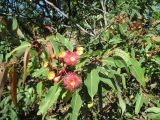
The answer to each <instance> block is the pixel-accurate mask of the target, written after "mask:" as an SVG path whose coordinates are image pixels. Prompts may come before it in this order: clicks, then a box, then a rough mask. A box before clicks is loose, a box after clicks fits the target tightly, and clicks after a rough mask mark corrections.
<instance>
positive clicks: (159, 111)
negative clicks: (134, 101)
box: [145, 107, 160, 113]
mask: <svg viewBox="0 0 160 120" xmlns="http://www.w3.org/2000/svg"><path fill="white" fill-rule="evenodd" d="M145 112H147V113H149V112H152V113H160V108H158V107H151V108H148V109H147V110H146V111H145Z"/></svg>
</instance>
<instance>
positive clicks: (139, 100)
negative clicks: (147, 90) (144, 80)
mask: <svg viewBox="0 0 160 120" xmlns="http://www.w3.org/2000/svg"><path fill="white" fill-rule="evenodd" d="M143 102H144V93H143V92H142V90H140V92H139V94H137V96H136V106H135V114H138V113H139V112H140V109H141V107H142V105H143Z"/></svg>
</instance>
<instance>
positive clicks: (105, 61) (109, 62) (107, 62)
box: [102, 57, 116, 67]
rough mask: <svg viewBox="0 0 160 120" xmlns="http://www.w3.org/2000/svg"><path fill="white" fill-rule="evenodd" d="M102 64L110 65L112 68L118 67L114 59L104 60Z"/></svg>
mask: <svg viewBox="0 0 160 120" xmlns="http://www.w3.org/2000/svg"><path fill="white" fill-rule="evenodd" d="M102 63H103V66H104V65H110V66H113V67H116V65H115V63H114V59H113V58H112V57H106V58H103V59H102Z"/></svg>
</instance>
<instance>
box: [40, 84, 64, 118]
mask: <svg viewBox="0 0 160 120" xmlns="http://www.w3.org/2000/svg"><path fill="white" fill-rule="evenodd" d="M61 90H62V89H61V87H59V84H56V85H54V86H52V87H51V88H50V89H49V91H48V93H47V94H46V95H45V98H44V99H42V101H41V103H40V106H39V111H38V113H37V114H38V115H40V114H42V115H43V116H44V115H45V113H46V112H47V111H48V109H49V108H50V107H52V106H53V104H54V102H55V101H56V100H57V99H58V96H59V95H60V92H61Z"/></svg>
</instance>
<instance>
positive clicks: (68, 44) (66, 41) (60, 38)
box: [56, 33, 73, 51]
mask: <svg viewBox="0 0 160 120" xmlns="http://www.w3.org/2000/svg"><path fill="white" fill-rule="evenodd" d="M56 37H57V38H58V41H59V42H60V43H61V44H62V45H64V46H65V47H66V48H67V49H69V50H70V51H73V45H72V43H71V42H70V41H69V39H68V38H65V37H64V36H62V35H61V34H59V33H58V34H57V35H56Z"/></svg>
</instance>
